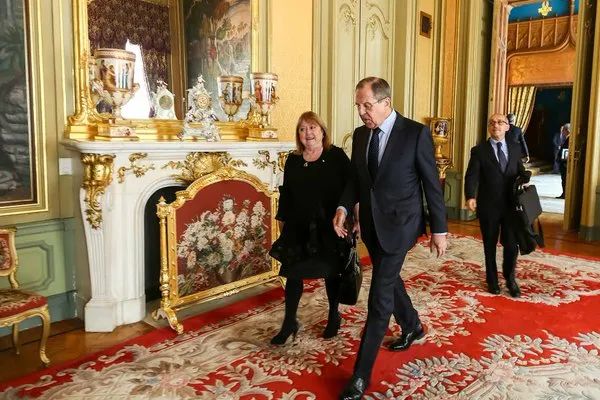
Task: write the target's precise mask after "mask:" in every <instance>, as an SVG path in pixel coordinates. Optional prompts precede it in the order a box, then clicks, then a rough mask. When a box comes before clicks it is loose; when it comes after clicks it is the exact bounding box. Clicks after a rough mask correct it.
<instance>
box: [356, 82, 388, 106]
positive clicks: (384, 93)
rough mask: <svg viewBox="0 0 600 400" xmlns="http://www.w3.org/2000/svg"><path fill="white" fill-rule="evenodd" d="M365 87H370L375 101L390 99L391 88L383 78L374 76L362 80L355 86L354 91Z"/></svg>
mask: <svg viewBox="0 0 600 400" xmlns="http://www.w3.org/2000/svg"><path fill="white" fill-rule="evenodd" d="M365 86H370V87H371V90H372V91H373V96H374V97H375V98H376V99H377V100H381V99H385V98H386V97H389V98H392V88H391V87H390V84H389V83H387V81H386V80H385V79H383V78H378V77H376V76H369V77H367V78H363V79H361V80H360V82H358V83H357V84H356V90H358V89H362V88H364V87H365Z"/></svg>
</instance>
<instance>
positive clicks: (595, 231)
mask: <svg viewBox="0 0 600 400" xmlns="http://www.w3.org/2000/svg"><path fill="white" fill-rule="evenodd" d="M579 239H581V240H586V241H592V240H600V226H583V225H581V226H580V227H579Z"/></svg>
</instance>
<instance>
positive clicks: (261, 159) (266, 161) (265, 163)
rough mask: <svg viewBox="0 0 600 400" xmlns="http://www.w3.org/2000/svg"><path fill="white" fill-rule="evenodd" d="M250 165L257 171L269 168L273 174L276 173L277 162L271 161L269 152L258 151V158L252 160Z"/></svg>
mask: <svg viewBox="0 0 600 400" xmlns="http://www.w3.org/2000/svg"><path fill="white" fill-rule="evenodd" d="M252 164H253V165H254V166H255V167H256V168H258V169H268V168H269V167H270V168H271V169H272V170H273V174H275V173H276V172H277V161H275V160H271V153H270V152H269V150H259V151H258V156H257V157H254V158H253V159H252Z"/></svg>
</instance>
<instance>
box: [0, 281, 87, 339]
mask: <svg viewBox="0 0 600 400" xmlns="http://www.w3.org/2000/svg"><path fill="white" fill-rule="evenodd" d="M48 309H49V310H50V320H51V322H57V321H63V320H66V319H72V318H75V317H76V316H77V310H76V305H75V291H69V292H65V293H59V294H55V295H52V296H48ZM41 324H42V321H41V319H40V318H38V317H32V318H28V319H26V320H25V321H23V322H21V323H20V324H19V331H23V330H25V329H29V328H33V327H35V326H39V325H41ZM11 332H12V328H11V327H4V328H0V336H5V335H8V334H10V333H11Z"/></svg>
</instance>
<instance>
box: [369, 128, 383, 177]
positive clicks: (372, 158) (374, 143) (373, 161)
mask: <svg viewBox="0 0 600 400" xmlns="http://www.w3.org/2000/svg"><path fill="white" fill-rule="evenodd" d="M379 132H381V129H379V128H375V129H373V133H372V134H371V143H369V153H368V155H367V166H368V167H369V174H371V180H373V181H374V180H375V177H376V176H377V169H379Z"/></svg>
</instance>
